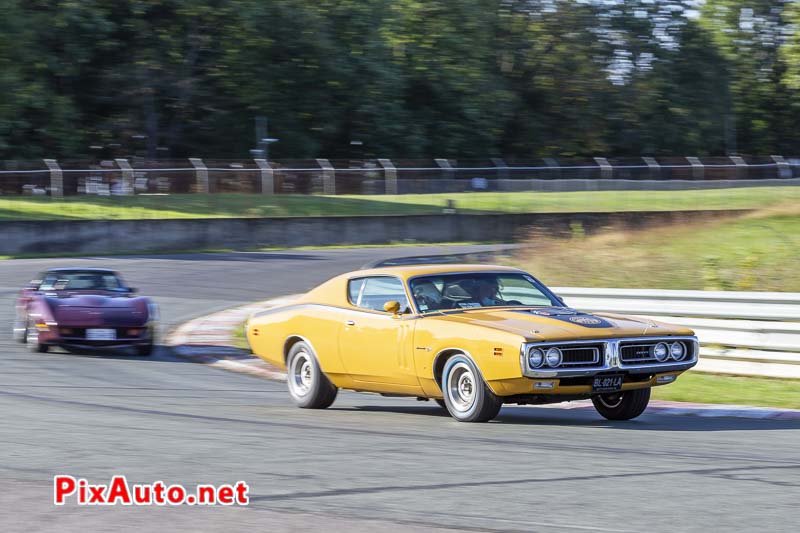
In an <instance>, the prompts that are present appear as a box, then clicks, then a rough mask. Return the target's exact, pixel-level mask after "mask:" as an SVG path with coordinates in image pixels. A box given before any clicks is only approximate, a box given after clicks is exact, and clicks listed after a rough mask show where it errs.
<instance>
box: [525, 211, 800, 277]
mask: <svg viewBox="0 0 800 533" xmlns="http://www.w3.org/2000/svg"><path fill="white" fill-rule="evenodd" d="M529 244H530V246H529V247H526V248H525V249H522V250H519V251H518V252H517V253H516V254H515V255H514V257H513V258H511V259H510V260H509V262H510V263H511V264H514V265H517V266H521V267H523V268H525V269H527V270H530V271H531V272H532V273H534V274H535V275H538V276H539V277H540V278H541V279H542V281H544V282H545V283H546V284H548V285H551V286H582V287H627V288H652V289H658V288H661V289H697V290H736V291H749V290H756V291H788V292H800V276H798V265H800V207H790V208H775V209H770V210H764V211H761V212H757V213H753V214H750V215H745V216H742V217H738V218H734V219H722V220H716V221H713V220H712V221H693V222H691V223H686V224H675V225H670V226H659V227H654V228H650V229H643V230H636V231H630V230H614V229H609V230H608V231H605V232H603V233H600V234H598V235H594V236H588V237H587V236H584V235H583V233H582V232H581V231H576V232H575V233H574V235H573V237H572V238H568V239H554V238H549V237H548V236H547V235H546V234H545V235H541V236H534V235H532V236H531V238H530V240H529Z"/></svg>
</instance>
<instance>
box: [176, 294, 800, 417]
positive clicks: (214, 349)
mask: <svg viewBox="0 0 800 533" xmlns="http://www.w3.org/2000/svg"><path fill="white" fill-rule="evenodd" d="M297 297H298V295H292V296H284V297H282V298H276V299H273V300H267V301H264V302H257V303H253V304H248V305H244V306H241V307H234V308H231V309H226V310H224V311H220V312H218V313H214V314H211V315H207V316H204V317H200V318H195V319H194V320H190V321H189V322H186V323H184V324H181V325H180V326H179V327H177V328H176V329H175V330H173V331H172V332H171V333H170V334H169V335H167V339H166V344H167V345H168V346H170V347H172V349H173V352H174V353H175V354H176V355H177V356H179V357H181V358H184V359H188V360H191V361H194V362H198V363H202V364H206V365H209V366H213V367H215V368H220V369H223V370H229V371H232V372H240V373H244V374H249V375H251V376H256V377H260V378H265V379H270V380H274V381H286V373H285V372H283V371H281V370H280V369H278V368H275V367H274V366H272V365H270V364H269V363H267V362H266V361H263V360H262V359H259V358H258V357H255V356H253V355H252V354H251V353H249V352H247V351H245V350H241V349H239V348H236V347H234V346H233V344H234V342H233V337H232V335H233V332H234V329H235V328H236V327H237V326H239V325H240V324H241V323H242V322H244V321H245V320H247V317H249V316H250V315H251V314H253V313H256V312H258V311H263V310H264V309H268V308H270V307H274V306H276V305H282V304H285V303H288V302H291V301H292V300H294V299H296V298H297ZM537 407H539V408H557V409H592V410H593V409H594V407H593V406H592V403H591V402H590V401H576V402H564V403H557V404H547V405H540V406H537ZM646 413H647V414H659V415H683V416H685V415H691V416H700V417H714V418H723V417H728V418H750V419H761V420H800V410H795V409H777V408H769V407H751V406H746V405H723V404H703V403H688V402H669V401H664V400H651V401H650V404H649V406H648V407H647V411H646Z"/></svg>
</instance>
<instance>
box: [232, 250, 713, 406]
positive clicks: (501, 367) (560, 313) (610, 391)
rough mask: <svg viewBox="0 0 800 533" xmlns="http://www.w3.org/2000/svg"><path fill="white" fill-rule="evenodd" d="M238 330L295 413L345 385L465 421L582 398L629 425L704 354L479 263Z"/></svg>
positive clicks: (412, 276)
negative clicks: (417, 402)
mask: <svg viewBox="0 0 800 533" xmlns="http://www.w3.org/2000/svg"><path fill="white" fill-rule="evenodd" d="M246 332H247V339H248V341H249V342H250V346H251V347H252V349H253V351H254V352H255V354H256V355H258V356H259V357H261V358H262V359H264V360H266V361H268V362H270V363H272V364H274V365H277V366H279V367H281V368H285V369H286V372H287V381H288V388H289V394H290V396H291V398H292V400H293V401H294V402H295V403H296V404H297V405H298V406H300V407H305V408H316V409H321V408H325V407H328V406H329V405H331V404H332V403H333V401H334V399H335V398H336V393H337V391H338V389H340V388H342V389H352V390H356V391H365V392H376V393H380V394H383V395H386V396H410V397H417V398H420V399H433V400H436V401H437V402H438V403H439V404H440V405H441V406H442V407H444V408H446V409H447V410H448V411H449V412H450V414H451V415H452V416H453V417H454V418H455V419H457V420H460V421H464V422H483V421H487V420H491V419H492V418H494V417H495V416H496V415H497V413H498V412H499V411H500V407H501V406H502V405H503V404H504V403H514V404H543V403H553V402H562V401H565V400H577V399H586V398H591V399H592V402H593V403H594V406H595V408H596V409H597V411H598V412H599V413H600V414H601V415H603V416H604V417H606V418H608V419H612V420H629V419H631V418H635V417H637V416H639V415H640V414H642V412H644V410H645V408H646V407H647V403H648V401H649V400H650V388H651V387H653V386H656V385H664V384H667V383H671V382H672V381H675V379H676V378H677V376H678V375H680V374H681V373H682V372H683V371H685V370H687V369H688V368H691V367H693V366H694V365H695V364H697V354H698V343H697V338H696V337H695V336H694V333H693V332H692V330H690V329H686V328H682V327H675V326H670V325H667V324H663V323H659V322H655V321H653V320H649V319H644V318H631V317H625V316H618V315H612V314H606V313H597V314H589V313H584V312H581V311H576V310H575V309H571V308H569V307H567V306H566V305H565V304H564V301H563V300H562V299H561V298H559V297H558V296H556V295H555V294H553V292H551V291H550V290H549V289H548V288H547V287H545V286H544V285H543V284H542V283H541V282H539V281H538V280H537V279H536V278H534V277H533V276H531V275H530V274H528V273H526V272H524V271H522V270H518V269H516V268H510V267H502V266H483V265H482V266H476V265H414V266H394V267H384V268H374V269H370V270H360V271H356V272H350V273H348V274H343V275H341V276H338V277H335V278H333V279H331V280H329V281H327V282H325V283H323V284H322V285H320V286H318V287H317V288H315V289H313V290H311V291H310V292H308V293H306V294H305V295H304V296H302V297H301V298H300V299H299V300H296V301H294V302H292V303H290V304H287V305H283V306H280V307H274V308H270V309H268V310H265V311H262V312H259V313H256V314H254V315H253V316H252V317H250V319H249V320H248V323H247V325H246Z"/></svg>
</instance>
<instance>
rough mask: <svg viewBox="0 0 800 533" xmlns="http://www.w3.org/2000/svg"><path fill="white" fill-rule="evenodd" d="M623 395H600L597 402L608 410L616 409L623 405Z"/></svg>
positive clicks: (617, 393)
mask: <svg viewBox="0 0 800 533" xmlns="http://www.w3.org/2000/svg"><path fill="white" fill-rule="evenodd" d="M622 396H623V393H621V392H615V393H613V394H600V395H599V396H598V397H597V400H598V401H599V402H600V403H601V404H602V405H603V407H606V408H608V409H615V408H617V407H619V406H620V405H621V404H622Z"/></svg>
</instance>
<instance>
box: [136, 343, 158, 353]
mask: <svg viewBox="0 0 800 533" xmlns="http://www.w3.org/2000/svg"><path fill="white" fill-rule="evenodd" d="M153 348H154V346H153V343H152V342H149V343H147V344H139V345H137V346H136V355H141V356H148V355H152V353H153Z"/></svg>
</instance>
